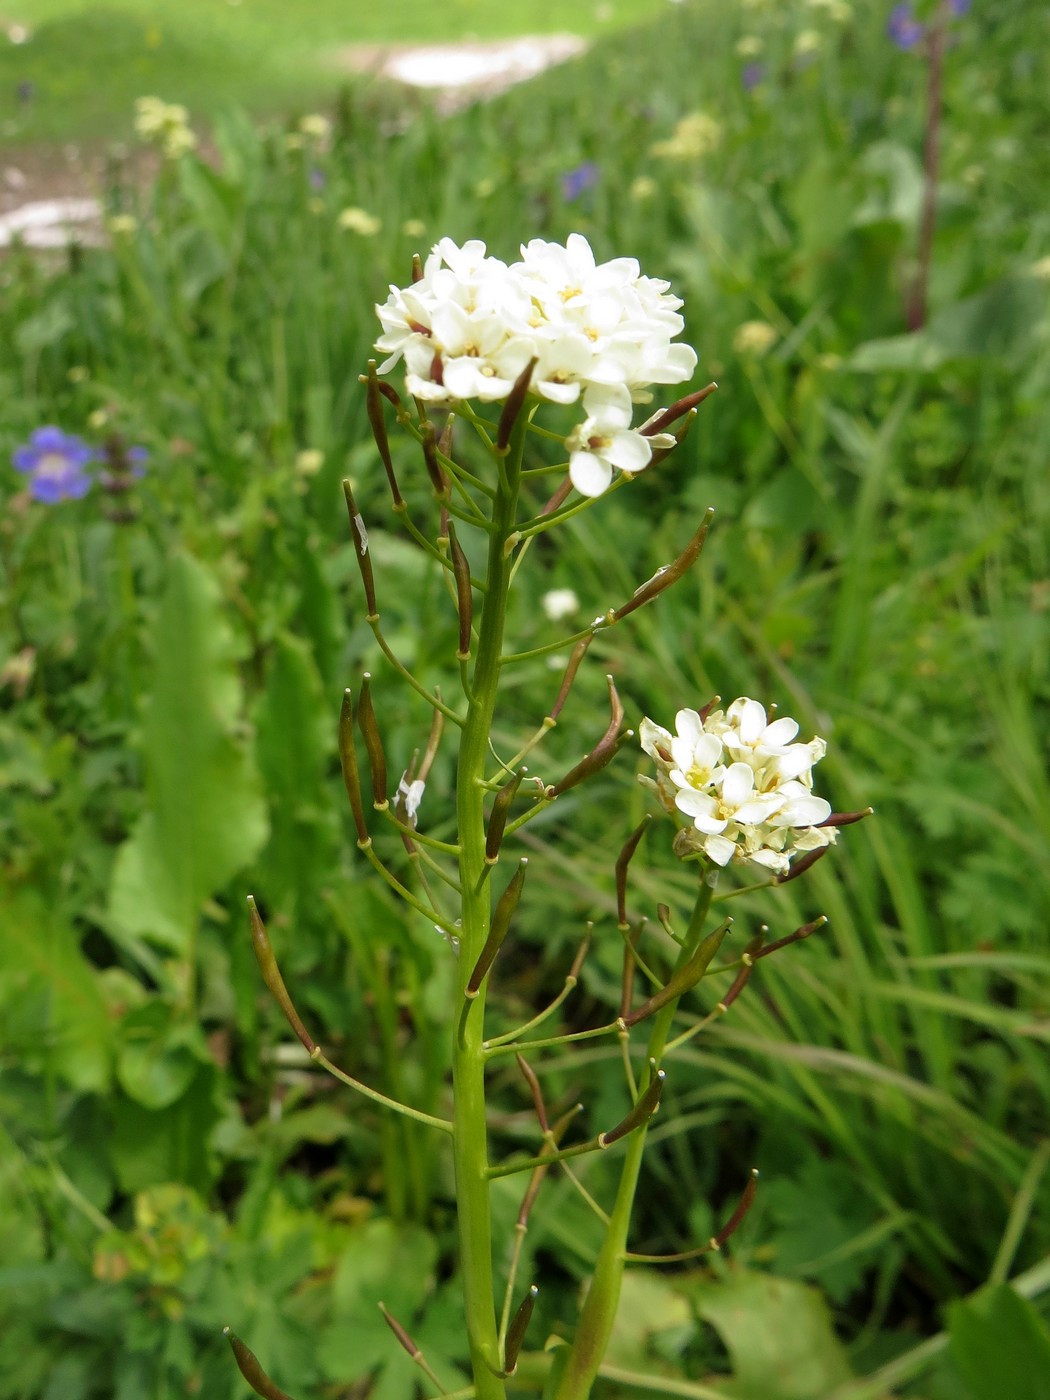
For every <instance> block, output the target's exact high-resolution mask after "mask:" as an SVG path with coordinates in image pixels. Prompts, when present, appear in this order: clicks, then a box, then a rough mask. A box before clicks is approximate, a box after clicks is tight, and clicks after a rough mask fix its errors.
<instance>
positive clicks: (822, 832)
mask: <svg viewBox="0 0 1050 1400" xmlns="http://www.w3.org/2000/svg"><path fill="white" fill-rule="evenodd" d="M675 729H676V730H677V733H676V734H670V733H669V732H668V731H667V730H666V729H661V727H660V726H659V725H658V724H654V723H653V721H652V720H651V719H644V720H642V723H641V726H640V738H641V743H642V748H643V749H644V750H645V752H646V753H647V754H649V756H650V757H651V758H653V759H654V760H655V762H656V766H657V779H656V781H655V782H653V780H652V779H651V778H643V779H642V782H644V783H645V784H646V785H647V786H649V787H652V788H653V789H654V790H655V791H656V792H657V793H658V794H659V796H660V799H661V801H662V802H663V804H664V806H665V807H666V808H667V809H668V811H671V812H674V811H678V812H682V813H684V814H685V815H686V816H687V817H689V818H690V819H691V820H692V827H691V828H689V829H687V830H686V831H685V832H682V833H680V838H679V843H678V848H679V853H680V854H688V853H695V852H701V851H702V852H703V854H704V855H706V856H707V857H708V858H709V859H710V860H712V861H714V863H715V864H716V865H728V864H729V862H730V861H731V860H737V861H745V860H752V861H755V862H756V863H757V864H759V865H764V866H766V867H767V868H768V869H770V870H772V871H774V872H775V873H776V874H778V875H783V874H785V873H786V872H787V870H788V868H789V865H790V862H791V858H792V856H795V855H798V854H800V853H801V852H803V851H813V850H816V849H818V848H819V847H821V846H830V845H832V844H833V843H834V841H835V837H836V835H837V832H836V830H835V828H834V827H828V826H822V825H821V823H822V822H825V821H827V819H828V817H830V816H831V805H830V804H829V803H828V802H826V801H825V800H824V798H822V797H814V795H813V765H814V764H815V763H817V762H818V761H819V760H820V759H821V758H823V757H824V753H825V750H826V748H827V745H826V744H825V742H824V740H823V739H811V740H810V741H809V743H808V744H804V743H795V742H794V739H795V736H796V735H797V734H798V724H797V722H796V721H795V720H793V719H789V718H788V717H787V716H784V717H783V718H782V719H775V720H773V721H772V723H770V721H769V719H768V717H767V715H766V711H765V707H764V706H763V705H761V704H759V702H758V701H757V700H748V699H746V698H744V697H741V699H739V700H734V701H733V703H732V704H731V705H730V706H729V707H728V708H727V709H726V710H715V711H713V712H712V713H710V714H708V715H707V716H706V718H702V717H701V716H700V715H699V714H698V713H697V712H696V710H679V711H678V714H677V715H676V716H675Z"/></svg>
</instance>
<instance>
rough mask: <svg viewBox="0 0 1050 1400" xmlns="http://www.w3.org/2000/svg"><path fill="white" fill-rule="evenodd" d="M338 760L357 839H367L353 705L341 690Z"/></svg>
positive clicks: (346, 694) (348, 696)
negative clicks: (355, 743) (355, 741)
mask: <svg viewBox="0 0 1050 1400" xmlns="http://www.w3.org/2000/svg"><path fill="white" fill-rule="evenodd" d="M339 762H340V764H341V765H342V769H343V783H344V785H345V787H346V795H347V797H348V798H349V799H350V810H351V812H353V814H354V825H355V826H356V827H357V839H358V840H359V841H367V840H368V839H369V837H368V827H367V826H366V825H365V804H364V803H363V802H362V800H361V776H360V773H359V772H358V768H357V748H356V747H355V745H354V707H353V702H352V700H351V697H350V692H349V691H348V690H345V691H344V692H343V704H342V708H341V709H340V711H339Z"/></svg>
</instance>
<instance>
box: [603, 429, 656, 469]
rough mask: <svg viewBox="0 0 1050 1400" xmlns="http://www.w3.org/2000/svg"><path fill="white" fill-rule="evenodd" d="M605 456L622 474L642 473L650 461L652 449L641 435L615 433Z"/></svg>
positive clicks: (646, 439)
mask: <svg viewBox="0 0 1050 1400" xmlns="http://www.w3.org/2000/svg"><path fill="white" fill-rule="evenodd" d="M606 455H607V456H608V458H609V461H610V462H612V464H613V466H614V467H619V468H620V470H621V471H623V472H643V471H645V469H646V467H647V466H648V465H649V463H650V462H651V461H652V457H653V448H652V444H651V443H650V441H649V439H648V438H644V437H642V435H641V433H617V434H616V436H615V437H614V438H613V440H612V442H611V443H610V444H609V446H608V448H607V449H606Z"/></svg>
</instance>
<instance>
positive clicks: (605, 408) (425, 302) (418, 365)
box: [376, 233, 696, 496]
mask: <svg viewBox="0 0 1050 1400" xmlns="http://www.w3.org/2000/svg"><path fill="white" fill-rule="evenodd" d="M681 305H682V303H681V300H680V299H679V298H678V297H676V296H673V295H671V294H670V293H669V292H668V283H666V282H663V281H660V280H658V279H656V278H653V277H645V276H643V275H642V274H641V272H640V270H639V267H638V263H637V262H636V261H635V260H634V258H614V259H613V260H612V261H611V262H606V263H596V262H595V259H594V254H593V252H592V251H591V248H590V245H589V244H588V242H587V240H586V238H584V237H583V236H582V235H581V234H578V233H574V234H571V235H570V237H569V239H568V242H567V243H566V244H565V246H564V247H563V246H562V245H561V244H559V243H546V242H544V241H543V240H542V239H538V238H536V239H533V240H532V241H531V242H530V243H527V244H524V245H523V247H522V249H521V261H520V262H516V263H512V264H510V265H509V266H508V264H506V263H504V262H501V261H500V260H499V259H498V258H493V257H489V256H488V255H487V253H486V250H485V244H484V243H482V242H480V241H479V240H476V239H475V240H472V241H470V242H468V243H465V244H464V245H463V247H462V248H461V247H459V246H458V245H457V244H456V243H454V242H453V241H452V239H450V238H443V239H442V240H441V242H440V243H438V244H436V246H435V247H434V249H433V251H432V252H431V254H430V256H429V257H428V258H427V260H426V263H425V265H424V267H423V275H422V277H421V279H420V280H419V281H418V282H414V283H413V284H412V285H411V286H410V287H393V286H392V287H391V288H390V296H389V297H388V299H387V301H386V302H385V303H384V304H383V305H382V306H377V307H376V311H377V313H378V315H379V319H380V322H381V323H382V326H383V334H382V335H381V336H380V338H379V340H378V341H377V342H376V348H377V349H378V350H380V351H382V352H383V353H384V354H386V355H387V356H388V358H387V359H386V360H385V361H384V363H383V364H382V365H381V366H380V373H381V374H385V373H386V372H387V371H388V370H390V369H391V368H392V367H393V366H394V365H395V364H397V362H398V361H399V360H401V359H402V358H403V359H404V361H405V369H406V383H407V387H408V391H409V393H410V394H412V395H413V396H414V397H416V398H419V399H425V400H427V401H431V402H436V403H447V402H448V401H449V400H455V399H478V400H480V401H482V402H485V403H495V402H499V401H500V400H502V399H505V398H506V397H507V395H508V394H509V393H510V391H511V388H512V387H513V385H514V381H515V380H516V379H517V377H518V376H519V375H520V374H521V372H522V370H524V368H525V367H526V365H527V364H528V363H529V361H530V360H532V359H536V361H537V364H536V367H535V369H534V371H533V375H532V380H531V383H530V389H531V392H532V393H534V394H536V395H538V396H539V397H540V398H542V399H548V400H550V401H551V402H552V403H562V404H570V403H576V402H577V401H580V402H581V403H582V406H583V411H584V415H585V416H584V419H583V421H582V422H581V423H580V424H579V425H578V426H577V427H576V428H575V429H574V430H573V431H572V432H571V433H570V434H569V437H568V438H567V440H566V447H567V448H568V451H569V475H570V477H571V479H572V484H573V485H574V486H575V487H576V489H577V490H578V491H579V492H581V494H583V495H585V496H600V495H601V494H602V492H603V491H604V490H605V489H606V487H607V486H608V485H609V483H610V481H611V480H612V476H613V471H614V469H618V470H620V471H625V472H630V473H632V474H633V473H635V472H640V471H642V470H643V469H644V468H645V467H647V466H648V465H649V462H650V460H651V458H652V453H653V449H654V447H662V446H667V445H670V442H671V439H670V438H669V437H667V435H665V434H661V435H656V436H644V435H643V434H642V433H641V432H639V431H638V430H637V429H634V428H632V426H631V417H632V405H633V404H635V403H645V402H647V401H648V400H649V398H650V397H651V395H650V394H649V393H648V392H647V391H648V388H649V386H650V385H651V384H680V383H682V382H683V381H684V380H687V379H688V378H689V377H690V376H691V375H692V373H693V371H694V369H695V368H696V353H695V351H693V350H692V349H691V348H690V347H689V346H688V345H681V344H672V340H673V337H674V336H676V335H678V334H679V333H680V332H681V330H682V329H683V327H684V322H683V320H682V317H681V316H680V315H679V314H678V308H679V307H680V306H681Z"/></svg>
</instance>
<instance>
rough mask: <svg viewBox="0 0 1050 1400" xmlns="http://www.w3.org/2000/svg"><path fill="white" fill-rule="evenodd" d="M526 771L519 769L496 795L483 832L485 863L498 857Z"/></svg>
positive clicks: (525, 769)
mask: <svg viewBox="0 0 1050 1400" xmlns="http://www.w3.org/2000/svg"><path fill="white" fill-rule="evenodd" d="M528 771H529V770H528V769H527V768H524V767H522V768H519V769H518V771H517V772H516V773H515V774H514V776H513V777H512V778H511V779H510V780H509V781H508V782H505V783H504V784H503V786H502V787H501V788H500V790H499V792H497V793H496V800H495V801H494V802H493V804H492V811H491V813H490V814H489V824H488V829H487V830H486V832H485V859H486V860H487V861H490V862H493V861H495V859H496V857H497V856H498V855H499V848H500V846H502V844H503V832H504V830H505V829H506V826H507V818H508V816H509V815H510V809H511V805H512V804H513V802H514V799H515V797H516V796H517V793H518V788H520V787H521V780H522V778H524V776H525V774H526V773H527V772H528Z"/></svg>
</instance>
